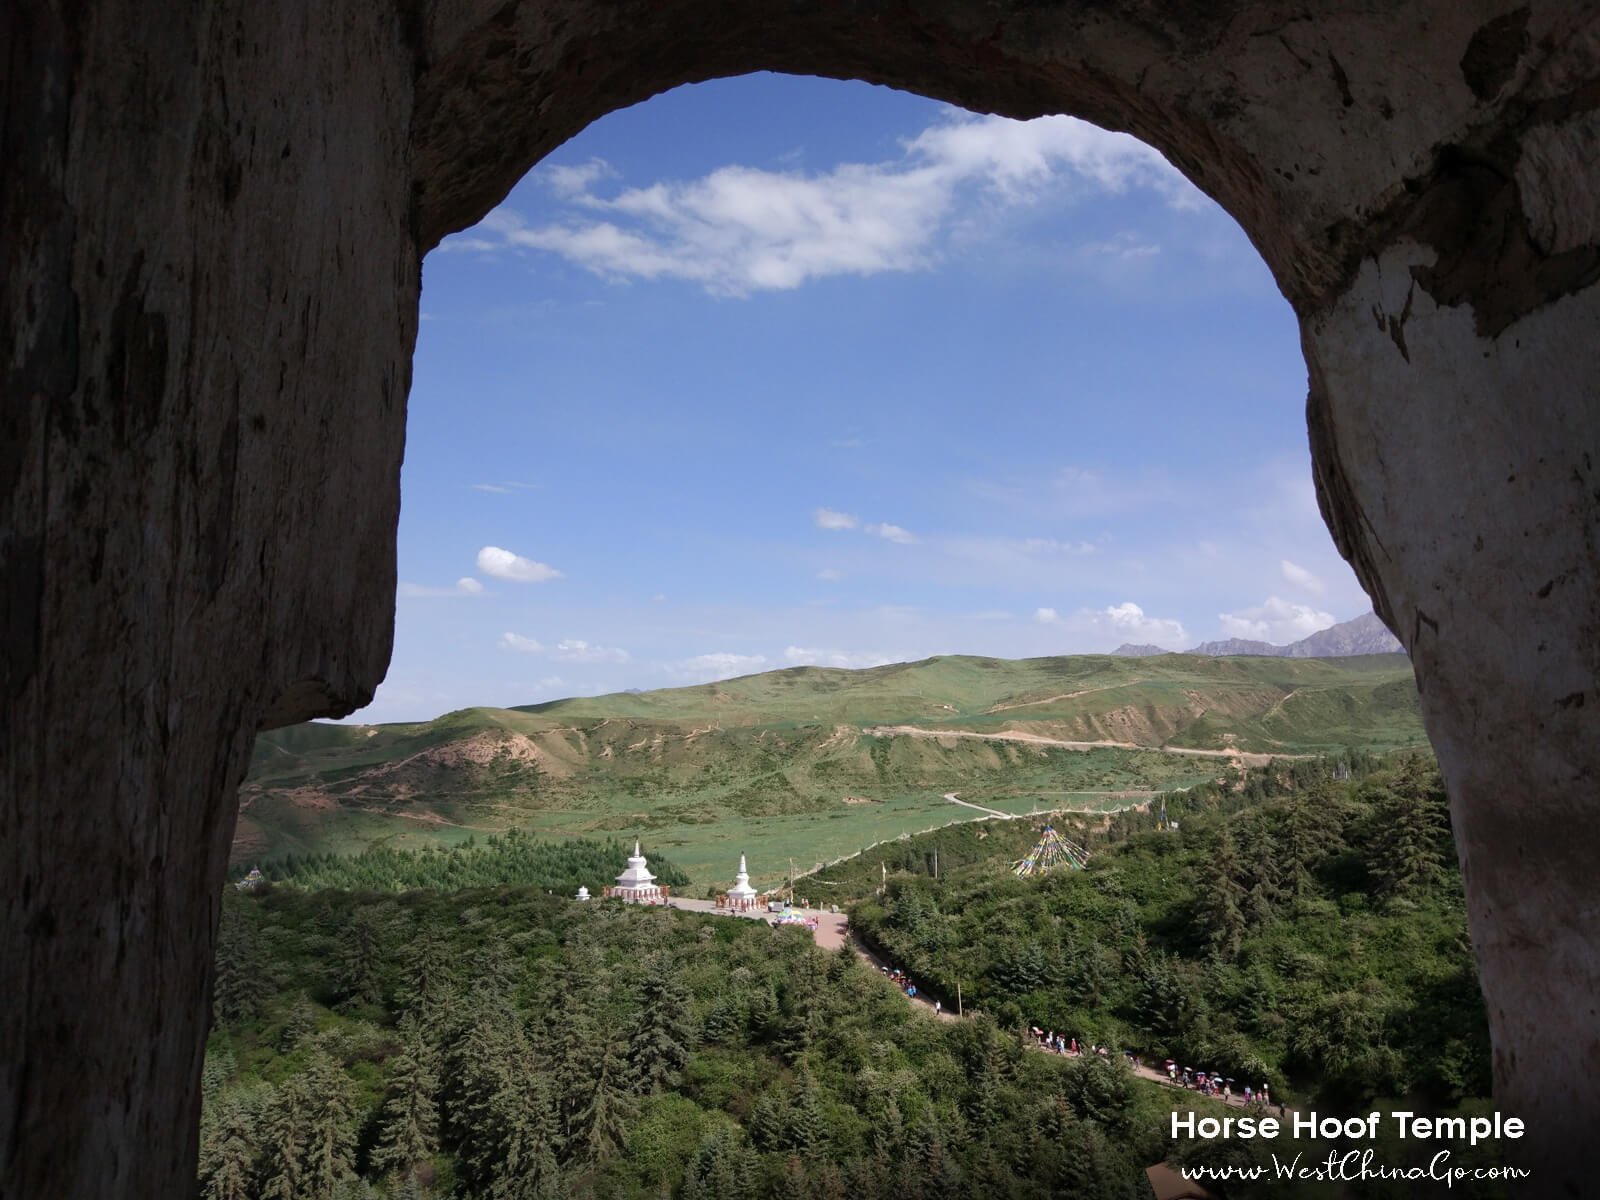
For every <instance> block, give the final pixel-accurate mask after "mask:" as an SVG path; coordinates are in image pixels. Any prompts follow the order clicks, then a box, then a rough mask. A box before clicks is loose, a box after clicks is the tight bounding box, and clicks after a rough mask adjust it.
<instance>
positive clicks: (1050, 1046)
mask: <svg viewBox="0 0 1600 1200" xmlns="http://www.w3.org/2000/svg"><path fill="white" fill-rule="evenodd" d="M1028 1032H1029V1033H1030V1034H1032V1035H1033V1040H1034V1042H1035V1043H1037V1044H1038V1046H1039V1049H1041V1050H1045V1051H1048V1052H1049V1053H1051V1054H1061V1055H1065V1056H1066V1057H1068V1058H1077V1057H1078V1056H1079V1055H1082V1054H1098V1055H1099V1056H1100V1057H1101V1058H1109V1057H1110V1056H1111V1051H1110V1050H1109V1049H1108V1048H1107V1047H1105V1046H1091V1045H1083V1046H1080V1045H1079V1044H1078V1039H1077V1038H1075V1037H1068V1036H1067V1035H1066V1034H1064V1033H1057V1032H1056V1031H1055V1030H1053V1029H1052V1030H1048V1031H1047V1030H1043V1029H1040V1028H1039V1027H1038V1026H1037V1025H1034V1026H1031V1027H1030V1028H1029V1030H1028ZM1122 1056H1123V1057H1124V1058H1126V1059H1127V1060H1128V1061H1129V1062H1130V1063H1132V1064H1133V1065H1134V1066H1139V1065H1140V1064H1139V1058H1138V1056H1137V1055H1134V1054H1130V1053H1129V1052H1128V1051H1126V1050H1124V1051H1123V1052H1122Z"/></svg>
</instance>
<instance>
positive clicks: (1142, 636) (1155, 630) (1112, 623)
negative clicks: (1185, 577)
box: [1033, 600, 1191, 650]
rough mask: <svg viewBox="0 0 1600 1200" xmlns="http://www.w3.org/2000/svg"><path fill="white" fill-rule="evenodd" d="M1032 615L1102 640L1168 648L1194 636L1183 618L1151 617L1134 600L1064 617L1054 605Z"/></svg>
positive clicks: (1180, 645)
mask: <svg viewBox="0 0 1600 1200" xmlns="http://www.w3.org/2000/svg"><path fill="white" fill-rule="evenodd" d="M1033 619H1034V620H1035V621H1037V622H1038V623H1039V624H1041V625H1060V626H1063V627H1064V628H1066V629H1068V630H1071V631H1072V632H1074V633H1080V634H1088V635H1093V636H1096V637H1098V638H1099V639H1101V640H1102V641H1105V640H1111V639H1113V638H1114V639H1115V640H1117V641H1119V642H1135V643H1140V644H1150V643H1153V644H1155V645H1157V646H1163V647H1165V648H1167V649H1169V650H1173V649H1184V648H1187V647H1188V645H1189V643H1190V641H1191V639H1190V637H1189V632H1188V630H1186V629H1185V628H1184V627H1183V622H1182V621H1175V620H1173V619H1171V618H1170V617H1152V616H1150V615H1148V614H1147V613H1146V612H1145V611H1144V609H1143V608H1142V607H1141V606H1139V605H1137V604H1135V603H1134V602H1133V601H1132V600H1125V601H1123V602H1122V603H1121V604H1112V605H1108V606H1107V607H1105V608H1101V609H1090V608H1080V609H1078V610H1077V611H1076V612H1073V613H1071V614H1069V615H1068V616H1065V617H1063V616H1062V615H1061V614H1059V613H1058V612H1056V610H1055V609H1053V608H1039V609H1035V610H1034V614H1033Z"/></svg>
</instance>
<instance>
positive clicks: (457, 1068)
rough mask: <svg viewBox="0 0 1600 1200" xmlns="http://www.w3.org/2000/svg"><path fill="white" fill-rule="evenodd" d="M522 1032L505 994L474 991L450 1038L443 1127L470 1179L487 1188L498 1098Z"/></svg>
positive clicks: (518, 1050)
mask: <svg viewBox="0 0 1600 1200" xmlns="http://www.w3.org/2000/svg"><path fill="white" fill-rule="evenodd" d="M520 1038H521V1030H520V1028H519V1027H518V1025H517V1022H516V1018H515V1016H514V1015H513V1014H512V1012H511V1010H510V1008H509V1007H508V1005H507V1004H506V1001H505V998H504V997H501V996H493V995H485V994H482V993H475V994H474V996H473V1000H472V1002H471V1003H470V1004H469V1005H468V1006H467V1007H466V1008H465V1009H464V1010H463V1011H462V1013H461V1016H460V1018H459V1020H458V1022H457V1024H456V1025H455V1027H454V1030H453V1035H452V1036H451V1037H450V1039H449V1049H448V1051H447V1052H446V1054H445V1058H444V1070H443V1080H442V1087H441V1094H442V1101H443V1112H444V1125H445V1129H446V1132H447V1134H448V1136H449V1140H450V1142H451V1145H452V1146H453V1148H454V1149H455V1152H456V1154H457V1155H458V1157H459V1158H460V1160H461V1162H462V1165H463V1166H464V1167H465V1169H466V1173H467V1175H468V1176H469V1178H471V1179H473V1180H475V1181H477V1182H478V1183H479V1184H480V1186H482V1187H487V1186H488V1181H489V1179H490V1178H491V1177H492V1171H491V1166H492V1164H493V1162H494V1160H495V1156H496V1155H497V1154H498V1153H499V1142H500V1131H499V1128H498V1125H497V1114H498V1112H499V1108H498V1104H499V1101H498V1100H497V1097H499V1096H500V1094H501V1092H502V1090H503V1089H504V1088H505V1087H506V1086H507V1085H508V1082H509V1078H510V1071H511V1066H512V1063H514V1062H516V1061H517V1060H518V1059H519V1058H520V1057H522V1056H523V1054H525V1048H524V1047H522V1046H521V1045H520V1044H519V1039H520Z"/></svg>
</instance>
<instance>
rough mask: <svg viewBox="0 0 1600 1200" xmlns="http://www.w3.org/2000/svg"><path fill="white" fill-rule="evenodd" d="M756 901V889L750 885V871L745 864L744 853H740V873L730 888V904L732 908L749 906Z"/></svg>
mask: <svg viewBox="0 0 1600 1200" xmlns="http://www.w3.org/2000/svg"><path fill="white" fill-rule="evenodd" d="M755 902H756V890H755V888H753V887H751V886H750V871H749V869H748V868H747V867H746V866H745V865H744V855H742V854H741V855H739V873H738V874H737V875H736V876H734V879H733V886H732V887H731V888H729V889H728V905H729V907H730V908H749V907H750V906H751V905H753V904H755Z"/></svg>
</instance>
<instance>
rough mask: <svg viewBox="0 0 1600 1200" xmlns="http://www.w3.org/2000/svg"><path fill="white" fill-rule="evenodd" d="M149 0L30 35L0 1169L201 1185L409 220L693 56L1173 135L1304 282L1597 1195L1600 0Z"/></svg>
mask: <svg viewBox="0 0 1600 1200" xmlns="http://www.w3.org/2000/svg"><path fill="white" fill-rule="evenodd" d="M1315 11H1316V13H1317V15H1316V16H1315V17H1312V16H1308V15H1306V12H1307V10H1305V9H1304V8H1303V6H1290V5H1286V4H1277V3H1265V2H1259V0H1258V2H1251V0H1220V2H1217V3H1206V4H1198V3H1193V2H1192V0H1127V2H1125V3H1118V4H1112V3H1109V0H1091V2H1089V3H1072V4H1066V3H1047V2H1026V0H1007V2H1006V3H1003V4H995V3H979V2H977V0H896V2H895V3H889V2H888V0H839V2H826V0H825V2H821V3H819V2H818V0H675V2H674V3H671V4H665V3H661V2H660V0H613V2H611V3H607V4H599V3H597V2H596V0H543V2H539V0H509V2H507V0H495V2H494V3H486V2H480V0H437V2H435V3H431V4H423V3H420V2H419V0H397V2H396V3H393V4H390V5H385V4H383V3H381V2H380V0H332V2H331V3H328V2H325V3H321V4H311V3H308V2H307V0H286V3H283V4H274V5H267V6H262V5H246V4H244V3H243V2H242V0H207V3H205V4H200V3H198V2H196V0H178V2H176V3H174V4H172V5H168V6H163V7H162V8H161V9H159V10H152V9H151V8H150V7H149V6H147V5H134V4H132V3H131V0H106V2H105V3H101V4H97V5H94V6H92V10H91V8H90V7H89V6H82V5H75V4H67V3H65V0H55V2H53V3H51V2H46V0H40V2H39V3H35V4H29V5H25V6H24V5H17V4H11V5H7V6H6V7H5V8H4V9H3V10H0V44H3V45H5V46H6V47H7V48H8V50H7V53H8V55H9V57H8V58H7V59H6V67H5V74H4V75H3V76H0V105H3V108H0V162H3V163H5V164H6V169H5V171H4V174H3V175H0V260H3V262H4V266H5V274H4V279H3V281H0V305H3V308H0V317H3V321H0V326H3V327H4V330H5V336H6V344H5V351H4V353H5V370H6V382H7V387H6V394H5V407H4V410H3V412H0V938H3V941H0V970H3V971H4V972H5V978H4V980H3V982H4V985H5V994H6V995H7V996H9V997H13V998H20V999H13V1001H12V1002H11V1003H8V1004H6V1005H4V1006H0V1196H4V1197H11V1196H18V1197H22V1196H45V1195H48V1196H53V1197H55V1196H59V1197H79V1196H84V1197H87V1196H91V1195H94V1196H99V1195H103V1194H106V1193H108V1192H109V1193H112V1194H117V1195H122V1196H128V1197H158V1196H159V1197H166V1196H171V1195H178V1194H183V1193H184V1192H185V1190H186V1188H187V1187H188V1186H189V1185H188V1180H189V1179H190V1177H191V1172H192V1169H193V1160H194V1145H195V1142H194V1137H195V1135H194V1125H195V1118H196V1108H197V1098H196V1097H197V1091H198V1086H197V1081H198V1071H199V1056H200V1049H201V1043H202V1039H203V1032H204V1027H205V1019H206V991H207V987H208V978H209V950H210V946H211V944H212V940H213V938H214V934H215V923H216V904H215V896H216V895H217V891H218V888H219V886H220V881H221V875H222V871H223V867H224V862H225V856H226V847H227V844H228V841H229V837H230V834H231V832H232V827H233V822H234V818H235V815H236V808H235V798H234V789H235V787H236V785H237V782H238V780H239V779H240V778H241V776H242V773H243V770H244V765H245V762H246V760H247V757H248V753H249V747H250V739H251V736H252V734H253V733H254V731H255V730H256V729H257V728H262V727H269V726H272V725H276V724H284V723H288V722H291V721H296V720H301V719H304V718H307V717H310V716H314V715H319V714H322V715H332V714H342V713H344V712H348V711H350V710H351V709H352V708H354V707H357V706H358V705H360V704H361V703H364V702H365V700H366V699H367V698H368V697H369V696H370V695H371V692H372V689H373V688H374V687H375V686H376V685H377V683H378V682H379V680H380V679H381V677H382V674H383V671H384V669H385V667H386V665H387V659H388V653H389V638H390V628H391V623H392V618H393V591H394V525H395V520H396V516H397V512H398V472H399V463H400V454H401V447H402V440H403V434H404V416H405V413H404V409H405V395H406V389H407V386H408V382H409V357H410V352H411V347H412V343H413V340H414V336H415V329H416V313H417V288H418V262H419V257H420V255H421V253H423V252H425V251H426V250H427V249H429V248H430V247H431V246H433V245H434V244H435V243H436V242H437V241H438V240H439V238H441V237H442V236H444V235H445V234H446V233H448V232H450V231H452V230H454V229H458V228H462V227H464V226H466V225H468V224H471V223H472V222H473V221H475V220H476V219H477V218H478V217H479V216H481V215H482V214H483V213H484V212H485V211H487V209H488V208H490V207H491V206H492V205H493V204H495V203H496V202H497V201H498V200H499V199H500V198H501V197H502V196H503V195H504V194H505V192H506V191H507V190H508V189H509V188H510V187H511V185H512V184H513V183H514V182H515V181H516V179H517V178H518V177H519V176H520V175H521V174H522V173H523V172H524V171H526V170H527V168H528V167H530V166H531V165H532V164H533V163H534V162H536V161H537V160H538V158H540V157H541V156H542V155H544V154H545V153H547V152H548V151H549V150H551V149H552V148H554V147H555V146H557V145H559V144H560V143H561V142H562V141H564V140H565V139H566V138H568V137H570V136H572V135H573V134H575V133H576V132H578V131H579V130H580V129H582V128H583V126H584V125H585V124H587V123H588V122H589V121H592V120H593V119H595V118H596V117H598V116H600V115H602V114H604V113H606V112H609V111H611V110H613V109H615V108H617V107H620V106H622V105H625V104H630V103H633V102H636V101H638V100H642V99H644V98H646V97H648V96H650V95H652V94H654V93H655V92H658V91H661V90H664V89H666V88H668V87H671V86H674V85H676V84H678V83H682V82H686V81H691V80H697V79H705V78H710V77H713V76H717V75H724V74H733V73H739V72H743V71H750V70H757V69H772V70H784V71H794V72H804V73H814V74H821V75H830V76H838V77H855V78H862V79H867V80H871V81H874V82H879V83H885V84H890V85H893V86H896V87H902V88H909V89H914V90H917V91H920V92H924V93H927V94H929V95H933V96H938V97H941V98H944V99H947V100H950V101H953V102H956V103H960V104H964V105H966V106H968V107H971V108H975V109H980V110H986V111H996V112H1002V113H1005V114H1007V115H1011V116H1019V117H1026V116H1034V115H1038V114H1040V113H1045V112H1071V113H1074V114H1076V115H1079V116H1083V117H1086V118H1088V119H1090V120H1094V121H1096V122H1098V123H1100V124H1103V125H1107V126H1110V127H1113V128H1119V129H1125V130H1128V131H1130V132H1133V133H1135V134H1137V135H1138V136H1140V137H1141V138H1144V139H1145V140H1146V141H1148V142H1150V143H1152V144H1153V145H1155V146H1157V147H1158V148H1159V149H1161V150H1162V151H1163V152H1164V153H1165V154H1167V156H1168V157H1169V158H1170V159H1171V160H1172V161H1173V162H1174V163H1175V164H1176V165H1177V166H1179V167H1180V168H1181V169H1182V170H1183V171H1184V172H1185V173H1186V174H1188V175H1189V176H1190V178H1192V179H1193V180H1194V181H1195V182H1196V183H1197V184H1198V185H1199V186H1201V187H1202V188H1204V189H1205V190H1206V191H1207V192H1209V193H1210V194H1211V195H1212V196H1214V197H1215V198H1216V199H1217V200H1218V201H1219V202H1220V203H1222V204H1223V205H1224V206H1225V207H1226V208H1228V209H1229V211H1230V212H1232V213H1233V214H1234V215H1235V216H1236V217H1237V218H1238V219H1239V221H1240V222H1241V224H1243V225H1244V227H1245V228H1246V230H1247V231H1248V232H1249V233H1250V235H1251V237H1252V239H1253V240H1254V242H1255V244H1256V246H1257V247H1258V249H1259V250H1260V251H1261V253H1262V254H1263V256H1264V257H1265V259H1266V260H1267V262H1268V264H1269V266H1270V267H1271V269H1272V270H1273V272H1274V274H1275V276H1276V278H1277V280H1278V282H1279V285H1280V286H1281V287H1282V289H1283V291H1284V293H1285V295H1286V296H1287V297H1288V298H1289V300H1290V301H1291V303H1292V304H1293V305H1294V307H1295V310H1296V312H1297V313H1298V315H1299V317H1300V320H1301V328H1302V334H1303V344H1304V349H1305V354H1306V359H1307V365H1308V370H1309V375H1310V384H1311V386H1310V396H1309V400H1308V409H1307V415H1308V424H1309V428H1310V433H1311V441H1312V449H1313V457H1314V462H1315V469H1316V473H1317V483H1318V490H1319V495H1320V497H1321V499H1322V502H1323V506H1324V513H1325V515H1326V516H1327V518H1328V521H1329V525H1330V527H1331V528H1332V529H1333V531H1334V534H1335V536H1336V538H1337V539H1338V540H1339V543H1340V546H1341V548H1342V549H1343V550H1344V552H1345V553H1346V555H1347V556H1348V557H1349V558H1350V559H1351V561H1352V563H1353V564H1354V565H1355V566H1356V569H1357V571H1358V573H1359V574H1360V576H1361V578H1362V580H1363V582H1364V583H1365V584H1366V586H1367V588H1368V590H1369V591H1370V592H1371V594H1372V596H1373V601H1374V604H1375V606H1376V608H1377V611H1378V612H1379V613H1380V615H1382V616H1383V617H1384V618H1385V620H1386V621H1387V623H1388V624H1389V625H1390V627H1391V628H1393V629H1394V631H1395V632H1396V633H1397V634H1398V635H1399V636H1400V637H1401V639H1402V640H1403V641H1404V642H1405V644H1406V646H1407V648H1408V649H1409V650H1410V652H1411V655H1412V660H1413V664H1414V666H1415V669H1416V672H1417V678H1418V683H1419V686H1420V688H1421V690H1422V696H1423V704H1424V711H1425V713H1426V716H1427V720H1428V725H1429V730H1430V733H1431V735H1432V737H1433V739H1434V742H1435V745H1436V747H1437V749H1438V751H1439V755H1440V759H1441V763H1442V765H1443V767H1444V770H1445V774H1446V777H1447V779H1448V781H1449V783H1450V786H1451V790H1452V803H1453V805H1454V809H1455V818H1456V829H1457V837H1458V843H1459V848H1460V851H1461V855H1462V858H1463V861H1464V863H1465V866H1466V871H1467V886H1468V897H1469V905H1470V910H1471V923H1472V930H1473V937H1474V941H1475V945H1476V947H1477V951H1478V955H1479V959H1480V963H1481V966H1482V976H1483V982H1484V988H1485V993H1486V995H1487V998H1488V1001H1489V1005H1490V1013H1491V1020H1492V1023H1493V1034H1494V1044H1495V1056H1496V1057H1495V1069H1496V1087H1497V1091H1498V1093H1499V1097H1500V1102H1501V1106H1502V1107H1503V1108H1504V1109H1506V1110H1507V1111H1514V1112H1518V1113H1520V1114H1522V1115H1524V1117H1525V1119H1527V1121H1528V1125H1529V1136H1528V1137H1527V1138H1526V1139H1525V1140H1524V1141H1523V1142H1522V1143H1520V1144H1519V1145H1518V1146H1517V1160H1516V1161H1517V1162H1518V1165H1523V1164H1531V1165H1534V1166H1535V1167H1536V1170H1537V1173H1536V1175H1535V1178H1534V1179H1533V1180H1532V1181H1531V1182H1532V1185H1533V1186H1532V1187H1531V1189H1530V1190H1529V1192H1528V1194H1530V1195H1556V1194H1567V1195H1574V1196H1576V1195H1594V1194H1596V1189H1597V1184H1596V1183H1595V1179H1596V1178H1600V1176H1597V1175H1596V1173H1595V1171H1594V1168H1595V1167H1596V1165H1600V1164H1597V1162H1596V1159H1597V1157H1600V1150H1597V1148H1596V1147H1595V1146H1594V1145H1593V1144H1591V1141H1592V1139H1588V1138H1586V1137H1582V1136H1576V1135H1577V1134H1579V1133H1580V1132H1582V1133H1586V1132H1587V1130H1588V1128H1590V1127H1591V1126H1592V1124H1593V1123H1594V1121H1595V1120H1596V1118H1597V1117H1600V1082H1597V1081H1600V1076H1597V1075H1596V1074H1595V1073H1594V1072H1593V1070H1592V1063H1593V1061H1594V1052H1595V1051H1596V1050H1600V1046H1597V1045H1596V1038H1597V1036H1600V1035H1597V1030H1600V1022H1597V1021H1596V1019H1595V1008H1594V1005H1595V1001H1594V1000H1593V997H1594V996H1596V995H1600V950H1597V945H1596V943H1597V941H1600V920H1597V919H1596V909H1595V904H1594V901H1593V900H1592V899H1589V898H1588V897H1589V896H1590V895H1591V894H1592V891H1593V888H1592V885H1591V884H1590V880H1589V871H1588V870H1587V868H1588V866H1589V860H1590V859H1591V858H1592V857H1593V854H1592V851H1593V850H1594V849H1596V848H1600V832H1597V831H1596V822H1595V816H1596V809H1597V807H1600V805H1597V803H1596V799H1595V788H1594V784H1595V778H1596V773H1597V770H1600V736H1597V735H1600V728H1597V726H1600V694H1596V692H1595V688H1594V684H1595V679H1596V668H1597V665H1600V664H1597V661H1596V659H1597V654H1600V638H1597V629H1596V601H1595V596H1596V582H1597V580H1596V572H1597V569H1600V568H1597V564H1600V557H1597V555H1596V546H1595V539H1596V515H1597V505H1600V485H1597V484H1596V482H1595V480H1594V462H1595V460H1596V458H1600V445H1597V444H1596V442H1597V434H1596V429H1597V425H1596V420H1595V415H1596V412H1597V411H1600V395H1597V391H1600V387H1597V384H1596V382H1595V381H1596V380H1597V379H1600V371H1597V367H1600V363H1597V361H1596V357H1597V354H1600V350H1597V343H1596V339H1595V338H1594V336H1593V331H1594V329H1595V327H1596V321H1595V319H1596V316H1597V312H1596V309H1597V307H1600V290H1597V289H1596V287H1595V281H1596V279H1597V277H1600V218H1597V217H1596V215H1595V214H1596V209H1595V206H1594V203H1593V199H1592V197H1593V196H1594V195H1595V194H1597V184H1600V179H1597V178H1596V175H1597V171H1600V168H1597V165H1596V164H1597V163H1600V154H1597V150H1600V144H1597V143H1600V117H1597V116H1596V113H1597V110H1600V12H1597V6H1596V5H1595V4H1594V3H1592V2H1589V0H1584V2H1581V3H1575V2H1573V0H1541V2H1539V3H1533V2H1530V3H1526V4H1516V3H1507V2H1503V0H1498V2H1489V0H1428V2H1419V3H1415V4H1411V5H1408V6H1404V7H1400V6H1377V5H1371V4H1367V3H1356V2H1355V0H1345V2H1342V3H1330V4H1324V5H1319V6H1317V7H1316V10H1315Z"/></svg>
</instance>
